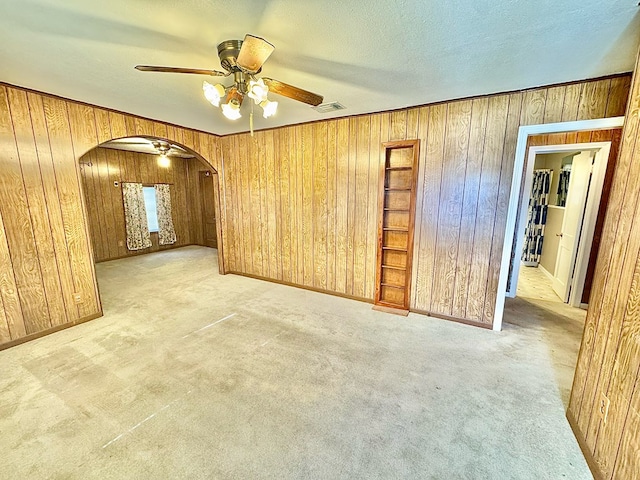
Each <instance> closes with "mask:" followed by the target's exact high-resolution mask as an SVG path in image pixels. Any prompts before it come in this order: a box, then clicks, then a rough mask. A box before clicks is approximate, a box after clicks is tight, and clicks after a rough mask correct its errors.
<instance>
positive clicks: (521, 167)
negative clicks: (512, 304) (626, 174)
mask: <svg viewBox="0 0 640 480" xmlns="http://www.w3.org/2000/svg"><path fill="white" fill-rule="evenodd" d="M624 118H625V117H612V118H599V119H595V120H577V121H573V122H559V123H547V124H538V125H525V126H521V127H520V128H519V129H518V140H517V143H516V155H515V159H514V167H513V175H512V178H511V190H510V192H511V193H510V195H509V208H508V210H507V222H506V225H505V234H504V243H503V246H502V261H501V264H500V277H499V279H498V291H497V293H496V308H495V311H494V317H493V330H496V331H500V330H502V319H503V317H504V302H505V298H506V296H507V291H506V290H507V281H508V279H509V267H510V264H511V253H512V246H513V238H514V235H515V233H516V232H515V230H516V220H517V217H518V205H519V203H520V187H521V185H522V181H523V176H524V182H525V191H526V187H527V182H528V185H529V189H531V179H532V178H533V163H531V162H529V163H528V165H527V170H526V171H525V159H526V157H527V141H528V139H529V136H531V135H545V134H553V133H565V132H582V131H587V130H605V129H610V128H619V127H622V126H623V124H624ZM525 214H526V212H525ZM523 235H524V232H523ZM518 240H520V239H518ZM516 248H517V247H516ZM516 252H517V250H516ZM515 268H519V262H514V269H515Z"/></svg>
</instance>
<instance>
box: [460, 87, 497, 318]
mask: <svg viewBox="0 0 640 480" xmlns="http://www.w3.org/2000/svg"><path fill="white" fill-rule="evenodd" d="M471 108H472V110H471V122H470V134H469V144H468V149H467V162H466V167H467V168H466V172H465V178H464V192H463V194H462V202H461V203H462V211H461V217H460V234H459V237H458V252H457V256H456V268H455V284H454V292H455V296H454V298H453V308H452V310H451V315H452V316H453V317H456V318H466V310H467V298H468V296H469V292H468V288H467V287H468V285H469V275H470V270H471V257H472V254H473V244H474V238H475V219H476V216H477V214H478V195H479V192H480V176H481V174H482V154H483V152H484V140H485V131H486V127H487V114H488V111H489V100H488V99H487V98H480V99H476V100H474V101H473V104H472V107H471Z"/></svg>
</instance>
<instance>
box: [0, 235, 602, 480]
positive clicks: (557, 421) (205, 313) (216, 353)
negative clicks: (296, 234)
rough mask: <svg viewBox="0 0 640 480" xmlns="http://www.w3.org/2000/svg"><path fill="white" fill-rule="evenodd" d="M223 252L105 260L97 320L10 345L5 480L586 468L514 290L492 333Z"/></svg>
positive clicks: (554, 349)
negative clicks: (238, 272) (270, 277)
mask: <svg viewBox="0 0 640 480" xmlns="http://www.w3.org/2000/svg"><path fill="white" fill-rule="evenodd" d="M215 258H216V257H215V250H211V249H207V248H201V247H187V248H183V249H178V250H173V251H167V252H162V253H157V254H152V255H146V256H141V257H135V258H131V259H126V260H117V261H112V262H108V263H105V264H100V265H99V266H98V278H99V283H100V291H101V294H102V299H103V303H104V308H105V317H103V318H101V319H98V320H94V321H92V322H89V323H87V324H84V325H80V326H78V327H74V328H72V329H69V330H65V331H62V332H58V333H56V334H54V335H50V336H48V337H46V338H42V339H39V340H36V341H34V342H31V343H28V344H25V345H21V346H18V347H15V348H12V349H9V350H6V351H3V352H0V364H1V365H2V375H1V376H0V451H1V452H2V469H0V478H6V479H40V478H56V479H62V478H64V479H90V478H95V479H111V478H113V479H123V478H131V479H134V478H135V479H146V478H149V479H165V478H188V479H200V478H202V479H217V478H219V479H267V478H268V479H304V478H309V479H311V478H313V479H338V478H344V479H378V478H379V479H404V478H419V479H447V480H449V479H500V480H502V479H523V480H524V479H526V480H531V479H536V480H542V479H553V480H557V479H588V478H591V476H590V474H589V471H588V469H587V466H586V464H585V461H584V459H583V457H582V455H581V453H580V450H579V448H578V445H577V444H576V441H575V440H574V438H573V435H572V433H571V431H570V429H569V426H568V424H567V422H566V420H565V418H564V409H565V407H564V405H563V397H564V396H565V393H563V392H566V391H567V389H568V388H569V384H570V379H569V378H567V376H566V375H565V373H561V372H562V371H563V370H564V369H566V364H570V363H571V361H570V359H573V362H575V355H576V342H578V341H579V332H577V331H574V330H573V327H571V328H570V327H567V329H566V331H564V330H563V329H564V327H563V326H561V322H559V323H557V325H553V324H552V322H551V321H550V320H549V319H550V316H552V312H550V310H551V309H546V308H544V307H540V306H535V305H534V306H533V307H531V305H532V304H529V305H527V303H528V302H526V301H525V300H522V299H517V301H516V302H509V303H508V305H507V316H508V318H507V321H508V322H511V323H509V324H507V325H506V328H505V330H504V331H503V332H502V333H496V332H492V331H486V330H481V329H478V328H474V327H469V326H465V325H459V324H455V323H451V322H447V321H442V320H436V319H431V318H428V317H424V316H421V315H414V314H410V315H409V316H408V317H399V316H394V315H390V314H385V313H381V312H376V311H373V310H371V305H368V304H366V303H360V302H356V301H351V300H346V299H342V298H337V297H331V296H328V295H322V294H317V293H312V292H308V291H305V290H301V289H295V288H291V287H285V286H281V285H276V284H271V283H267V282H262V281H258V280H252V279H247V278H242V277H239V276H233V275H227V276H224V277H222V276H219V275H218V274H217V273H216V272H217V265H216V263H215ZM550 322H551V323H550ZM565 324H566V322H565V323H562V325H565ZM567 325H568V324H567ZM559 372H560V373H559Z"/></svg>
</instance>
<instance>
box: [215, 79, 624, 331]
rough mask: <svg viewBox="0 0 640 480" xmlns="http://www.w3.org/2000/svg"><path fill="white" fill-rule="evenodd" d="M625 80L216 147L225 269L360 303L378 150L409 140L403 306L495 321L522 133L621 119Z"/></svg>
mask: <svg viewBox="0 0 640 480" xmlns="http://www.w3.org/2000/svg"><path fill="white" fill-rule="evenodd" d="M629 85H630V76H619V77H614V78H607V79H600V80H594V81H585V82H581V83H575V84H570V85H562V86H557V87H549V88H539V89H533V90H528V91H524V92H516V93H510V94H502V95H494V96H488V97H480V98H476V99H471V100H462V101H452V102H448V103H441V104H437V105H432V106H425V107H419V108H409V109H405V110H400V111H394V112H387V113H380V114H374V115H363V116H358V117H350V118H343V119H337V120H329V121H321V122H317V123H313V124H306V125H299V126H292V127H285V128H279V129H274V130H268V131H262V132H256V133H255V136H254V137H251V136H249V135H247V134H240V135H231V136H226V137H223V138H222V139H221V140H220V144H221V148H222V152H223V155H224V158H225V167H226V172H225V182H226V195H227V198H228V199H229V201H230V202H231V203H233V204H234V205H237V208H235V209H233V211H231V212H229V213H230V216H229V217H228V218H227V230H226V233H227V235H228V237H229V242H228V243H229V247H230V249H229V250H227V255H226V259H227V261H228V266H229V269H230V270H231V271H235V272H239V273H243V274H248V275H253V276H258V277H264V278H268V279H273V280H277V281H281V282H286V283H292V284H295V285H300V286H304V287H308V288H314V289H319V290H324V291H328V292H332V293H336V294H341V295H347V296H353V297H357V298H361V299H367V300H372V299H373V297H374V291H375V286H374V282H375V265H376V262H375V260H376V238H377V237H376V235H377V232H376V226H377V194H378V191H377V188H378V169H379V164H380V161H381V154H382V148H381V144H382V142H386V141H394V140H405V139H419V140H420V145H421V147H420V163H419V180H418V197H417V205H416V226H415V227H416V230H415V250H414V256H413V281H412V294H411V308H412V309H413V310H415V311H421V312H427V313H430V314H432V315H437V316H441V317H447V318H449V317H452V318H455V319H458V320H462V321H466V322H471V323H474V324H479V325H484V326H490V325H491V324H492V322H493V316H494V308H495V301H496V293H497V284H498V276H499V270H500V261H501V256H502V245H503V240H504V230H505V222H506V216H507V215H506V213H507V206H508V201H509V193H510V192H509V191H510V186H511V177H512V173H513V162H514V156H515V148H516V139H517V134H518V128H519V127H520V125H528V124H538V123H549V122H560V121H570V120H582V119H594V118H601V117H613V116H620V115H624V109H625V105H626V101H627V97H628V93H629Z"/></svg>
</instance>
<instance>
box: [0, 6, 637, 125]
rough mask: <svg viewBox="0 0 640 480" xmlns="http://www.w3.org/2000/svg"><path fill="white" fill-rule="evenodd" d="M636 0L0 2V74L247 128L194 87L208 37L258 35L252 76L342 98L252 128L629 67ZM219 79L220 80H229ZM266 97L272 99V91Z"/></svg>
mask: <svg viewBox="0 0 640 480" xmlns="http://www.w3.org/2000/svg"><path fill="white" fill-rule="evenodd" d="M638 10H639V9H638V6H637V0H580V1H578V0H537V1H531V0H473V1H472V0H448V1H446V2H441V1H435V0H396V1H384V0H377V1H375V0H374V1H368V2H356V1H348V2H347V1H344V0H323V1H319V0H316V1H311V0H304V1H299V0H296V1H285V0H271V1H257V0H249V1H247V0H224V1H207V0H135V1H134V0H111V1H109V2H96V1H86V0H57V1H51V0H0V32H1V33H0V65H1V67H0V81H3V82H6V83H10V84H13V85H19V86H23V87H28V88H32V89H35V90H40V91H44V92H49V93H52V94H56V95H60V96H63V97H67V98H72V99H76V100H80V101H84V102H88V103H92V104H96V105H100V106H105V107H109V108H113V109H116V110H122V111H125V112H130V113H134V114H137V115H141V116H145V117H150V118H154V119H157V120H163V121H167V122H171V123H175V124H179V125H183V126H187V127H192V128H197V129H200V130H204V131H208V132H212V133H217V134H228V133H232V132H238V131H247V130H248V127H249V125H248V113H247V110H246V109H247V108H248V104H249V102H246V104H245V106H243V109H245V110H243V112H244V113H245V115H244V117H243V118H242V119H240V120H238V121H235V122H232V121H230V120H227V119H226V118H224V117H223V116H222V114H221V112H220V110H218V109H216V108H215V107H212V106H211V105H210V104H208V103H207V102H206V100H205V99H204V97H203V96H202V87H201V86H202V81H203V80H204V79H208V78H211V77H203V76H199V75H177V74H162V73H146V72H139V71H136V70H134V69H133V67H134V65H136V64H152V65H169V66H186V67H196V68H212V69H219V68H220V65H219V62H218V57H217V51H216V45H217V44H218V43H219V42H221V41H223V40H227V39H242V38H243V37H244V34H245V33H252V34H255V35H259V36H262V37H264V38H266V39H267V40H269V41H270V42H271V43H273V44H274V45H275V46H276V50H275V52H274V53H273V55H272V56H271V58H270V59H269V60H268V61H267V63H266V64H265V67H264V69H263V74H264V75H265V76H269V77H272V78H276V79H278V80H281V81H284V82H287V83H291V84H293V85H296V86H299V87H301V88H305V89H307V90H311V91H313V92H317V93H319V94H321V95H324V97H325V101H339V102H340V103H342V104H343V105H345V106H346V109H345V110H341V111H339V112H335V113H333V114H329V115H322V114H320V113H318V112H316V111H314V110H312V109H311V108H310V107H309V106H307V105H304V104H300V103H297V102H294V101H292V100H289V99H285V98H282V97H278V98H277V100H278V101H279V102H280V108H279V111H278V113H277V115H276V116H275V117H273V118H271V119H268V120H265V119H263V118H262V117H261V115H256V117H257V118H256V128H257V129H260V128H269V127H273V126H279V125H288V124H293V123H300V122H306V121H313V120H319V119H322V118H330V117H335V116H345V115H354V114H359V113H366V112H378V111H382V110H389V109H395V108H401V107H406V106H411V105H421V104H425V103H430V102H435V101H440V100H448V99H453V98H461V97H467V96H472V95H479V94H487V93H494V92H501V91H508V90H516V89H522V88H528V87H534V86H539V85H547V84H552V83H559V82H568V81H572V80H581V79H585V78H592V77H598V76H602V75H607V74H613V73H619V72H627V71H630V70H632V69H633V61H634V58H635V53H636V50H637V47H638V42H639V39H640V16H639V15H638ZM227 81H228V79H227ZM274 99H275V96H274Z"/></svg>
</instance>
